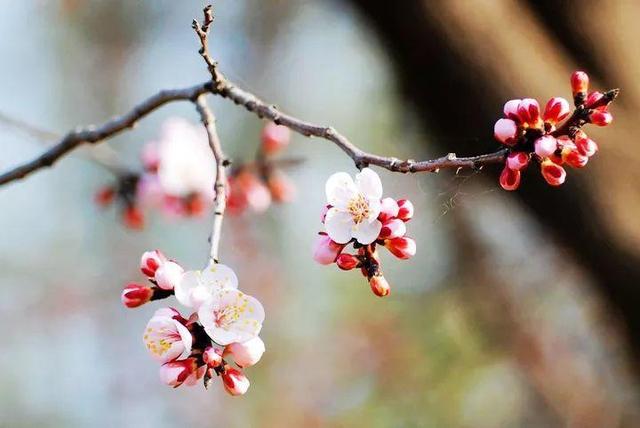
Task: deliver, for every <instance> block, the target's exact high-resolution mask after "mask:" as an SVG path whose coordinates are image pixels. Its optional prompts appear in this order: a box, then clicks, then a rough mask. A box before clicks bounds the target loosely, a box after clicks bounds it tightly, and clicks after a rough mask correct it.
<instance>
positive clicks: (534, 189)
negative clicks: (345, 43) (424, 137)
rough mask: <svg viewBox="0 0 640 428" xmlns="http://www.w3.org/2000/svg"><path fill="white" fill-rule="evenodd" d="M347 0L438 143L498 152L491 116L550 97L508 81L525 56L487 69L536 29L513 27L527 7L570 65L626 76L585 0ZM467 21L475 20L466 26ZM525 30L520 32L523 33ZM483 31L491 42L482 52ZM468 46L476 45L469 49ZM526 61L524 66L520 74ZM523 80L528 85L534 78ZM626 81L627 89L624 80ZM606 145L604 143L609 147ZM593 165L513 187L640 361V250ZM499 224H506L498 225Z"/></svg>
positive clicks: (603, 77) (493, 172) (532, 175)
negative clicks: (617, 226)
mask: <svg viewBox="0 0 640 428" xmlns="http://www.w3.org/2000/svg"><path fill="white" fill-rule="evenodd" d="M349 3H350V4H351V5H353V6H354V7H355V8H356V10H357V11H358V12H359V13H360V14H361V16H362V17H364V18H365V22H367V23H368V24H369V26H370V27H371V28H372V29H373V30H374V32H375V33H376V34H377V36H378V38H379V40H380V42H381V44H382V45H384V47H385V48H386V51H387V53H388V55H389V57H390V59H391V60H392V63H393V65H394V68H395V72H396V75H397V79H398V85H399V88H400V90H401V91H402V94H403V96H404V97H405V98H406V100H407V101H409V104H410V105H411V106H412V107H413V108H414V109H415V111H416V113H417V115H418V117H420V118H422V119H423V123H424V127H425V129H426V130H428V132H429V134H430V135H433V136H434V138H432V139H431V141H432V143H433V144H435V145H436V147H434V148H433V150H435V151H437V152H440V151H455V152H456V153H465V154H467V153H468V154H470V155H472V154H475V153H483V152H487V151H492V150H493V149H495V148H496V146H497V145H496V142H495V141H494V140H493V138H492V131H493V124H494V122H495V121H496V119H497V118H499V117H500V115H501V110H502V105H503V103H504V102H505V101H506V100H507V99H509V98H521V97H523V96H531V97H534V98H538V99H539V101H540V102H541V103H544V102H546V99H547V98H543V95H548V94H536V93H527V92H525V93H524V94H523V93H512V94H510V93H509V89H510V88H511V89H512V88H514V87H518V88H520V86H518V85H520V84H521V82H517V81H515V80H517V79H519V78H523V79H524V78H525V75H526V68H527V67H528V65H527V64H521V65H520V67H521V69H520V68H517V67H515V69H514V70H513V73H511V75H510V76H511V77H512V80H511V81H510V80H509V79H507V78H505V74H497V75H496V74H493V75H492V74H491V72H490V69H489V71H488V70H487V66H486V64H487V63H490V62H494V63H500V62H501V61H503V60H504V59H505V58H500V57H498V56H497V55H499V53H498V52H494V51H493V50H492V45H491V43H494V42H495V41H496V40H499V38H500V37H505V38H507V37H512V35H513V34H517V33H514V32H526V31H528V30H529V29H528V28H517V27H516V28H514V26H517V25H518V22H517V19H519V18H517V16H519V14H520V13H522V14H528V16H529V17H530V19H531V20H532V21H533V22H535V23H536V28H538V29H542V31H543V33H544V35H545V36H546V38H547V39H549V40H551V41H552V42H553V45H554V46H557V48H558V50H559V51H561V55H562V59H563V61H564V62H566V63H568V67H569V68H570V67H580V68H584V69H586V70H593V72H592V73H591V74H592V75H593V76H594V77H595V78H597V79H598V80H599V83H600V84H610V85H612V86H614V87H615V86H618V85H619V84H620V83H617V84H616V83H615V82H614V80H615V76H609V75H608V74H607V67H606V66H605V64H603V63H602V61H600V60H598V58H596V57H595V56H594V55H592V51H591V50H590V48H591V45H590V42H588V40H586V39H585V38H584V37H583V36H584V33H583V32H584V31H585V26H584V25H578V24H579V23H575V22H572V21H570V19H572V16H573V15H574V14H575V13H574V12H575V8H576V7H579V6H580V5H581V4H582V2H557V1H530V2H522V3H521V4H518V3H515V4H514V3H513V2H506V1H495V2H486V1H478V2H474V1H470V2H457V1H452V2H444V1H442V2H440V1H425V0H402V1H399V2H389V1H388V0H349ZM476 3H477V4H476ZM585 3H587V2H585ZM504 4H507V6H504ZM510 14H513V16H512V15H510ZM478 15H481V16H480V17H478ZM512 18H513V19H512ZM597 19H598V18H597V16H594V17H593V20H594V22H595V21H596V20H597ZM492 20H494V21H493V22H491V21H492ZM487 21H489V22H487ZM514 21H515V22H514ZM468 22H471V23H472V24H473V25H465V24H466V23H468ZM480 22H481V23H480ZM602 25H605V23H602ZM479 29H486V30H487V32H486V33H485V32H483V31H479ZM500 32H504V35H500V34H499V33H500ZM518 37H522V33H521V34H519V35H518ZM524 37H525V38H526V37H527V35H526V34H525V36H524ZM531 37H532V42H531V45H529V46H522V47H521V49H523V50H529V51H530V52H532V56H535V54H536V49H544V47H539V46H536V45H535V44H534V43H535V37H537V34H533V35H532V36H531ZM485 38H486V39H489V40H490V41H491V42H488V43H487V45H486V49H484V51H483V48H484V47H485V46H484V45H483V39H485ZM470 46H476V47H478V49H470ZM514 52H517V47H516V48H515V49H514ZM492 55H493V56H492ZM555 55H556V56H557V55H558V54H557V53H556V54H555ZM507 62H508V61H505V63H507ZM505 67H507V65H505ZM520 70H523V74H522V76H521V75H520V74H519V73H520ZM543 77H544V76H541V78H543ZM556 79H560V80H562V79H564V81H565V82H566V83H565V86H564V89H562V92H560V93H557V95H560V96H564V97H566V98H568V99H569V98H570V93H569V92H570V89H569V86H568V74H567V75H566V76H556ZM554 82H555V81H554ZM521 86H523V87H524V88H527V83H522V85H521ZM556 87H557V88H558V89H560V88H561V87H560V86H558V85H556V86H555V87H553V89H555V88H556ZM601 89H604V87H603V88H601ZM622 89H623V95H624V87H623V88H622ZM604 131H606V130H604ZM602 135H606V133H603V134H602ZM611 138H614V137H611ZM601 150H602V151H604V150H606V147H604V146H601ZM591 172H592V171H589V170H588V169H587V170H582V171H579V173H576V171H569V175H570V177H569V179H568V180H567V183H566V184H565V185H563V186H561V187H560V188H551V187H550V186H548V185H546V183H544V181H543V180H542V179H541V177H540V176H539V172H538V171H537V168H529V171H527V173H526V174H525V175H524V177H523V184H522V186H521V188H520V189H519V190H518V191H517V192H514V193H513V194H512V195H510V196H513V197H517V198H519V199H521V200H522V202H523V203H524V204H525V205H526V206H527V207H528V208H529V209H530V212H531V214H532V215H533V216H535V218H537V220H538V221H539V222H540V223H542V224H543V225H544V226H545V227H546V228H547V229H548V231H549V232H550V235H551V236H553V237H555V238H557V240H558V242H559V243H560V244H561V245H563V246H565V247H566V248H568V249H569V250H570V251H571V252H572V253H573V255H574V256H575V258H576V260H578V261H579V262H580V263H581V264H582V265H583V266H584V267H585V268H586V270H587V271H588V272H590V273H591V274H592V276H593V278H594V280H595V282H596V284H597V286H598V289H599V290H600V291H601V294H602V295H603V296H604V298H605V299H606V301H607V302H608V303H609V306H610V308H611V310H612V312H613V313H614V314H615V315H616V316H617V317H619V319H620V320H621V321H622V322H623V324H624V326H625V327H626V333H627V337H628V339H629V344H630V346H631V349H632V351H633V361H634V363H635V364H634V365H636V368H637V365H638V362H639V361H640V359H639V357H640V310H639V308H640V257H639V255H638V252H637V251H634V249H633V248H632V246H629V245H628V243H625V242H622V240H621V239H620V235H619V234H616V233H614V231H613V229H614V228H613V227H612V225H611V224H610V222H611V221H612V220H610V219H609V218H608V216H607V213H606V211H605V210H603V209H602V207H601V206H599V203H598V199H597V198H598V193H597V192H596V190H595V189H594V185H593V180H589V179H586V178H585V176H588V175H589V173H591ZM498 174H499V169H497V168H495V167H490V171H488V172H487V173H486V174H484V175H485V176H486V177H488V178H490V179H495V180H496V182H497V179H498ZM496 233H500V231H499V230H496ZM532 251H535V249H534V248H532Z"/></svg>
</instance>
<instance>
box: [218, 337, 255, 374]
mask: <svg viewBox="0 0 640 428" xmlns="http://www.w3.org/2000/svg"><path fill="white" fill-rule="evenodd" d="M264 351H265V346H264V342H263V341H262V339H260V338H259V337H257V336H256V337H254V338H253V339H250V340H247V341H246V342H242V343H237V342H236V343H231V344H230V345H227V346H226V347H225V348H224V354H223V355H224V356H225V357H226V356H227V355H231V356H232V357H233V360H234V361H235V362H236V364H237V365H238V366H240V367H250V366H252V365H254V364H255V363H257V362H258V361H260V358H262V354H264Z"/></svg>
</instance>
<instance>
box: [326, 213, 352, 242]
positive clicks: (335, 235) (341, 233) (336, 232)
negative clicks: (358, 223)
mask: <svg viewBox="0 0 640 428" xmlns="http://www.w3.org/2000/svg"><path fill="white" fill-rule="evenodd" d="M353 226H354V223H353V217H351V214H348V213H345V212H342V211H338V210H337V209H335V208H331V209H330V210H329V211H327V215H326V217H325V219H324V227H325V229H326V231H327V235H329V238H331V239H332V240H333V241H334V242H337V243H338V244H346V243H347V242H349V241H350V240H351V229H352V228H353Z"/></svg>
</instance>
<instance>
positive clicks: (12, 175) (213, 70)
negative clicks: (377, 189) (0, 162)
mask: <svg viewBox="0 0 640 428" xmlns="http://www.w3.org/2000/svg"><path fill="white" fill-rule="evenodd" d="M212 21H213V14H212V12H211V8H210V7H207V8H205V19H204V22H203V25H200V24H199V23H198V22H197V21H194V23H193V28H194V30H195V31H196V34H197V35H198V37H199V39H200V43H201V49H200V51H199V52H200V55H201V56H202V57H203V59H204V60H205V62H206V63H207V68H208V70H209V73H210V74H211V77H212V81H210V82H206V83H201V84H199V85H196V86H192V87H190V88H183V89H173V90H163V91H160V92H158V93H157V94H155V95H153V96H151V97H150V98H148V99H146V100H145V101H143V102H142V103H140V104H139V105H137V106H136V107H134V108H133V109H132V110H131V111H129V112H128V113H125V114H124V115H122V116H118V117H115V118H113V119H111V120H110V121H108V122H106V123H104V124H103V125H101V126H99V127H97V128H96V127H88V128H86V129H78V130H74V131H71V132H69V133H68V134H67V135H66V136H65V137H64V138H62V139H61V140H60V141H59V142H58V143H57V144H56V145H54V146H53V147H51V148H50V149H48V150H47V151H45V152H44V153H42V154H41V155H40V156H38V157H37V158H35V159H33V160H31V161H29V162H26V163H24V164H22V165H18V166H17V167H15V168H13V169H11V170H9V171H7V172H5V173H3V174H0V185H3V184H6V183H9V182H12V181H15V180H18V179H21V178H24V177H26V176H28V175H29V174H31V173H33V172H35V171H37V170H39V169H42V168H45V167H49V166H51V165H53V164H54V163H55V162H56V161H57V160H58V159H59V158H61V157H62V156H64V155H66V154H67V153H69V152H70V151H72V150H73V149H75V148H76V147H78V146H80V145H82V144H87V143H88V144H96V143H99V142H101V141H103V140H106V139H109V138H111V137H113V136H115V135H116V134H118V133H120V132H122V131H124V130H126V129H128V128H133V127H134V126H135V125H136V123H137V122H138V121H139V120H140V119H142V118H143V117H145V116H147V115H148V114H149V113H151V112H152V111H154V110H156V109H157V108H159V107H161V106H162V105H164V104H167V103H169V102H173V101H184V100H191V101H194V100H196V99H197V98H198V97H199V96H201V95H203V94H206V93H212V94H215V95H219V96H222V97H224V98H228V99H230V100H231V101H233V102H234V103H235V104H237V105H240V106H242V107H244V108H245V109H246V110H247V111H249V112H251V113H254V114H255V115H257V116H258V117H260V118H263V119H268V120H271V121H273V122H275V123H276V124H279V125H283V126H286V127H288V128H290V129H291V130H293V131H295V132H297V133H299V134H302V135H304V136H306V137H319V138H323V139H325V140H328V141H331V142H333V143H334V144H335V145H336V146H338V147H339V148H340V149H341V150H342V151H344V152H345V153H346V154H347V155H348V156H349V157H350V158H351V159H352V160H353V162H354V163H355V165H356V167H358V168H363V167H366V166H368V165H376V166H379V167H381V168H385V169H387V170H389V171H392V172H401V173H416V172H438V171H439V170H440V169H445V168H448V169H460V168H474V169H479V168H481V167H482V166H484V165H486V164H493V163H501V162H503V161H504V159H505V156H506V155H507V153H508V149H506V148H502V149H500V150H498V151H496V152H493V153H489V154H484V155H480V156H472V157H461V158H459V157H457V156H456V154H455V153H449V154H447V155H446V156H443V157H440V158H437V159H430V160H423V161H416V160H413V159H406V160H402V159H398V158H395V157H386V156H380V155H376V154H372V153H368V152H365V151H364V150H362V149H360V148H359V147H357V146H356V145H355V144H353V143H352V142H351V141H349V139H348V138H347V137H345V136H344V135H342V134H340V133H339V132H338V131H337V130H335V129H334V128H333V127H330V126H320V125H316V124H313V123H310V122H306V121H303V120H301V119H298V118H296V117H294V116H291V115H288V114H286V113H283V112H281V111H280V110H278V109H277V108H276V107H275V106H274V105H272V104H269V103H266V102H265V101H262V100H261V99H260V98H258V97H257V96H255V95H254V94H252V93H250V92H248V91H246V90H244V89H241V88H240V87H238V86H237V85H235V84H234V83H233V82H231V81H229V80H227V79H226V78H225V77H224V75H223V74H222V73H221V72H220V71H219V70H218V65H217V63H216V62H215V61H214V60H213V59H212V57H211V55H210V53H209V48H208V34H209V33H208V32H209V28H210V25H211V22H212Z"/></svg>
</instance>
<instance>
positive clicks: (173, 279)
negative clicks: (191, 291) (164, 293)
mask: <svg viewBox="0 0 640 428" xmlns="http://www.w3.org/2000/svg"><path fill="white" fill-rule="evenodd" d="M183 273H184V269H182V266H180V265H179V264H178V263H176V262H169V261H168V262H165V263H163V264H162V265H161V266H160V267H159V268H158V269H157V270H156V274H155V277H154V278H155V280H156V283H157V284H158V287H160V288H162V289H163V290H173V288H174V287H175V286H176V284H177V283H178V282H179V281H180V280H181V279H182V274H183Z"/></svg>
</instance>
